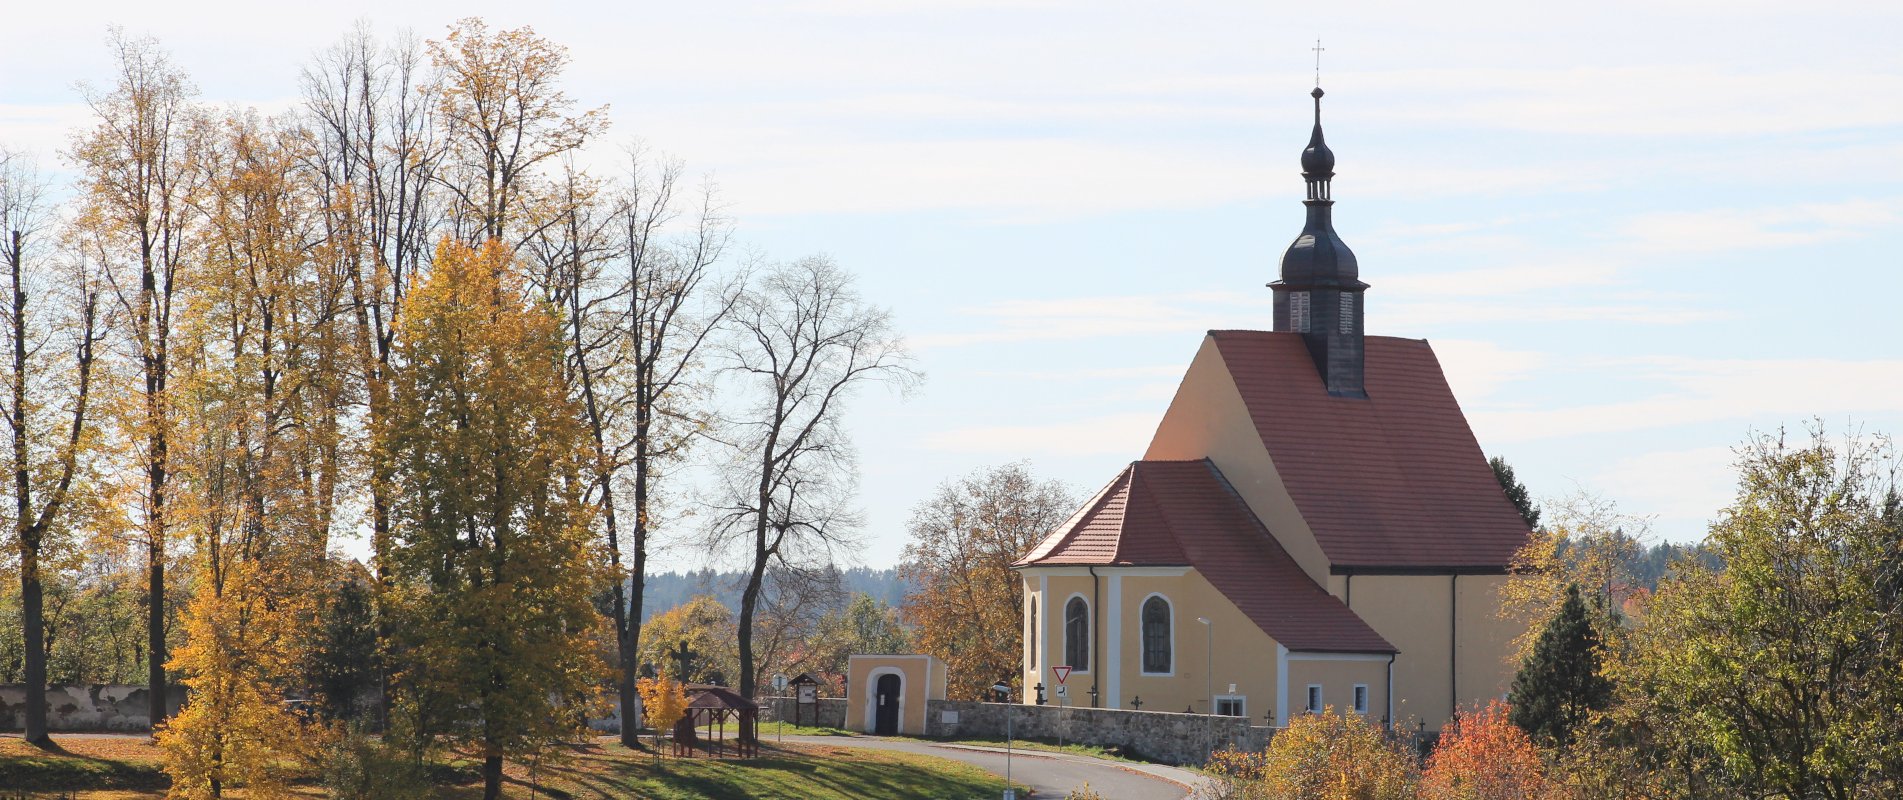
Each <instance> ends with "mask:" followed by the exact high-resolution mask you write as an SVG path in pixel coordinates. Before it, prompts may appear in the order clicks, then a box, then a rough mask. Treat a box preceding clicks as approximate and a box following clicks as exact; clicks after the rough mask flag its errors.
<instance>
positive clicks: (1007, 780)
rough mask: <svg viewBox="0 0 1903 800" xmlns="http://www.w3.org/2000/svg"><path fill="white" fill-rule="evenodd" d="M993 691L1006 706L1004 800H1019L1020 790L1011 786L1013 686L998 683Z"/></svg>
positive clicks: (994, 685) (992, 686)
mask: <svg viewBox="0 0 1903 800" xmlns="http://www.w3.org/2000/svg"><path fill="white" fill-rule="evenodd" d="M1039 685H1042V684H1039ZM991 691H994V692H997V693H998V702H1000V703H1003V704H1004V800H1017V796H1018V790H1017V789H1016V788H1015V787H1013V786H1012V785H1011V684H1008V683H1005V682H1004V681H998V682H997V683H994V684H991Z"/></svg>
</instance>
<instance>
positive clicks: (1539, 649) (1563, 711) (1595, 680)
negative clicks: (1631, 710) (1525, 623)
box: [1510, 584, 1612, 747]
mask: <svg viewBox="0 0 1903 800" xmlns="http://www.w3.org/2000/svg"><path fill="white" fill-rule="evenodd" d="M1586 613H1587V612H1586V603H1585V601H1584V600H1581V599H1580V596H1579V585H1578V584H1571V585H1568V586H1567V587H1566V601H1565V602H1564V603H1563V604H1561V605H1560V608H1559V613H1558V614H1555V615H1553V619H1552V620H1551V621H1549V622H1547V623H1546V630H1544V631H1541V632H1540V638H1539V641H1538V643H1536V644H1535V645H1534V646H1533V652H1532V653H1531V654H1529V655H1528V656H1527V658H1526V661H1525V662H1524V663H1522V664H1521V665H1520V672H1519V674H1518V675H1516V676H1514V678H1513V710H1512V712H1511V716H1510V719H1511V720H1512V722H1513V724H1515V725H1518V726H1520V729H1521V730H1524V731H1526V732H1527V735H1529V736H1532V737H1533V739H1534V740H1535V741H1537V742H1539V743H1540V744H1543V745H1546V746H1549V747H1565V746H1566V745H1569V744H1571V743H1572V741H1573V737H1574V734H1575V733H1576V732H1577V731H1578V730H1579V729H1580V727H1582V726H1583V725H1585V724H1586V722H1587V721H1588V720H1589V717H1590V715H1591V713H1592V712H1594V711H1597V710H1601V709H1604V708H1605V707H1606V706H1607V705H1608V704H1609V703H1610V702H1611V699H1612V683H1611V682H1610V681H1608V680H1607V679H1606V677H1605V676H1604V675H1601V674H1600V673H1599V660H1600V652H1599V634H1598V633H1596V632H1595V631H1594V630H1593V625H1592V620H1590V619H1588V618H1587V616H1586Z"/></svg>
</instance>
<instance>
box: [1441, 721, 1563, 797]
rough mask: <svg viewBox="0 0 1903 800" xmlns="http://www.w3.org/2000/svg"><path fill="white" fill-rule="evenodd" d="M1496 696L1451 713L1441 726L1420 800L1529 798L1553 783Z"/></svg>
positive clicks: (1541, 794) (1530, 742)
mask: <svg viewBox="0 0 1903 800" xmlns="http://www.w3.org/2000/svg"><path fill="white" fill-rule="evenodd" d="M1509 716H1510V713H1509V712H1508V710H1507V707H1506V706H1505V705H1503V704H1501V703H1500V701H1498V700H1495V701H1493V702H1492V703H1489V704H1488V705H1487V707H1486V708H1484V709H1482V710H1480V711H1479V712H1475V713H1469V714H1465V715H1462V716H1460V717H1457V718H1455V719H1454V722H1453V724H1452V725H1450V726H1448V728H1447V730H1446V731H1444V732H1442V734H1441V738H1440V743H1439V744H1438V745H1437V746H1435V748H1434V754H1433V755H1432V756H1429V757H1428V759H1427V770H1426V772H1424V773H1422V775H1421V797H1422V798H1423V799H1424V800H1532V799H1533V798H1541V797H1547V796H1549V795H1550V794H1551V791H1552V787H1551V785H1550V783H1549V782H1548V780H1547V778H1546V768H1545V764H1544V763H1542V762H1541V761H1540V753H1539V750H1538V749H1537V748H1535V747H1534V746H1533V740H1532V738H1531V737H1529V736H1527V734H1526V732H1525V731H1523V730H1520V728H1519V727H1518V726H1516V725H1514V724H1513V723H1512V722H1511V721H1510V720H1509Z"/></svg>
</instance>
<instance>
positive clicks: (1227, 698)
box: [1216, 695, 1249, 717]
mask: <svg viewBox="0 0 1903 800" xmlns="http://www.w3.org/2000/svg"><path fill="white" fill-rule="evenodd" d="M1216 714H1217V715H1218V716H1224V717H1246V716H1248V715H1249V712H1248V699H1247V698H1245V697H1243V696H1241V695H1217V696H1216Z"/></svg>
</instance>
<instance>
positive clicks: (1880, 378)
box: [1469, 358, 1903, 442]
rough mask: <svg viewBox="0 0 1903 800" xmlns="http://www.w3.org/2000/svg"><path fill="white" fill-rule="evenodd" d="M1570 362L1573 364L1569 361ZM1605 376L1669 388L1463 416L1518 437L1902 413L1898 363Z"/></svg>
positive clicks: (1660, 367) (1633, 367) (1639, 366)
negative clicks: (1618, 398)
mask: <svg viewBox="0 0 1903 800" xmlns="http://www.w3.org/2000/svg"><path fill="white" fill-rule="evenodd" d="M1577 366H1578V365H1575V367H1577ZM1600 368H1601V369H1602V370H1604V371H1605V372H1606V373H1607V375H1608V379H1609V380H1610V379H1611V378H1613V377H1615V376H1616V377H1618V378H1620V379H1622V380H1624V381H1626V382H1628V383H1627V384H1626V385H1632V384H1636V385H1643V386H1657V387H1670V388H1669V389H1667V390H1665V391H1660V392H1657V393H1655V394H1652V395H1650V396H1647V397H1644V398H1641V399H1636V400H1622V401H1618V402H1611V403H1591V404H1583V405H1575V406H1563V407H1558V408H1539V409H1499V410H1479V411H1475V412H1472V413H1470V414H1469V417H1470V419H1472V420H1473V423H1474V427H1475V428H1476V429H1477V430H1480V431H1484V435H1483V436H1482V438H1483V439H1485V440H1487V441H1499V442H1524V441H1533V440H1539V439H1550V438H1555V437H1569V436H1589V435H1598V434H1613V433H1628V432H1633V431H1645V430H1655V429H1661V428H1673V427H1678V426H1683V425H1695V424H1700V423H1707V422H1712V421H1718V420H1738V421H1743V422H1746V423H1749V424H1758V425H1776V424H1780V423H1783V422H1787V421H1792V420H1800V419H1808V418H1811V417H1815V416H1837V415H1845V414H1848V415H1872V414H1895V413H1903V361H1899V360H1879V359H1872V360H1867V361H1855V360H1839V359H1764V360H1754V359H1728V360H1699V359H1689V358H1656V359H1644V360H1628V361H1623V362H1620V361H1607V362H1601V365H1600Z"/></svg>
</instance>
